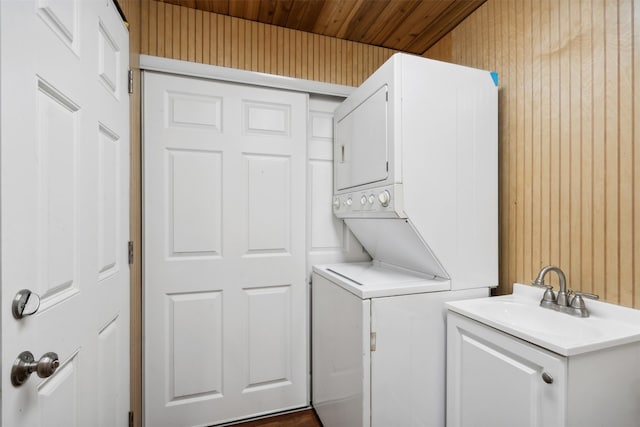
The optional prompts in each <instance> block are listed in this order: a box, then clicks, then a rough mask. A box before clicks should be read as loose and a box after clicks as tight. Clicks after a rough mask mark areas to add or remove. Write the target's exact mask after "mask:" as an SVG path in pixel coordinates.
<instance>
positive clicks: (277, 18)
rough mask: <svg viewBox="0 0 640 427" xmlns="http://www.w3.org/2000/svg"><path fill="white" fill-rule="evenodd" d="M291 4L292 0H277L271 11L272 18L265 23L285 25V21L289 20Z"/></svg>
mask: <svg viewBox="0 0 640 427" xmlns="http://www.w3.org/2000/svg"><path fill="white" fill-rule="evenodd" d="M292 5H293V0H277V1H276V10H275V11H274V12H273V17H272V20H271V22H266V24H273V25H277V26H279V27H286V26H287V21H288V20H289V13H291V7H292Z"/></svg>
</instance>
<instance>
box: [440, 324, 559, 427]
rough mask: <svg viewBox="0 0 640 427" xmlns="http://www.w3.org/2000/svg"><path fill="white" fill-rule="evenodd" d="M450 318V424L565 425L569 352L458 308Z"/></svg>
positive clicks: (448, 329) (448, 420) (448, 361)
mask: <svg viewBox="0 0 640 427" xmlns="http://www.w3.org/2000/svg"><path fill="white" fill-rule="evenodd" d="M447 321H448V325H447V425H448V426H493V427H498V426H505V427H508V426H520V427H525V426H541V427H542V426H544V427H550V426H562V425H565V420H566V413H565V408H566V389H567V382H566V377H567V373H566V372H567V371H566V369H567V364H566V359H565V358H564V357H562V356H559V355H556V354H554V353H551V352H549V351H546V350H544V349H542V348H539V347H537V346H534V345H532V344H529V343H527V342H525V341H522V340H520V339H518V338H515V337H512V336H510V335H508V334H504V333H502V332H500V331H497V330H495V329H493V328H491V327H489V326H486V325H483V324H481V323H478V322H476V321H474V320H470V319H468V318H466V317H464V316H460V315H458V314H455V313H452V312H449V314H448V316H447ZM545 379H546V381H545Z"/></svg>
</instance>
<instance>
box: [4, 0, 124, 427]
mask: <svg viewBox="0 0 640 427" xmlns="http://www.w3.org/2000/svg"><path fill="white" fill-rule="evenodd" d="M0 30H1V34H0V43H1V45H0V54H1V57H0V67H1V68H0V70H1V71H0V77H1V85H2V86H1V88H0V93H1V94H2V97H1V98H0V99H1V106H0V112H1V126H0V131H1V151H0V159H1V162H2V163H1V167H0V170H1V174H2V176H1V179H0V183H1V188H0V194H1V195H2V199H1V202H0V206H1V214H0V218H1V220H2V221H1V227H2V229H1V232H0V234H1V235H2V239H1V244H2V248H1V251H0V253H1V265H0V271H1V274H2V278H1V283H2V294H1V295H0V301H2V307H1V311H2V320H1V321H0V324H1V325H2V333H1V337H2V342H1V344H0V348H1V349H2V386H1V390H2V393H1V394H2V408H1V410H0V413H1V414H2V421H1V425H3V426H5V427H10V426H33V427H38V426H69V427H74V426H125V425H127V422H128V412H129V268H128V264H127V241H128V240H129V239H128V236H129V95H128V94H127V69H128V62H129V34H128V32H127V29H126V27H125V25H124V22H123V21H122V19H121V18H120V16H119V14H118V12H117V10H116V7H115V5H114V4H113V3H112V2H110V1H94V0H83V1H81V0H64V1H51V0H50V1H46V0H39V1H35V0H21V1H17V0H1V1H0ZM21 289H29V290H30V291H32V292H33V293H35V294H37V295H39V296H40V305H39V307H38V310H37V311H36V312H35V313H33V314H32V315H29V316H24V317H22V318H16V317H14V315H13V314H12V301H13V300H14V297H15V295H16V294H17V293H18V292H19V291H20V290H21ZM36 307H37V305H34V306H33V307H32V308H36ZM18 317H20V316H18ZM24 351H28V352H30V353H31V354H32V355H33V356H34V358H35V360H36V361H37V360H39V359H40V358H41V356H43V355H44V354H45V353H48V352H54V353H56V354H57V356H58V360H59V363H60V365H59V367H58V368H57V370H56V371H55V372H54V373H53V375H51V376H50V377H48V378H40V377H39V376H38V375H37V374H36V373H35V372H34V373H32V374H31V376H30V377H29V378H28V379H26V380H25V382H24V383H23V384H21V385H19V386H16V385H15V384H13V383H12V381H11V372H12V365H13V364H14V361H15V360H16V358H18V355H19V354H24V353H23V352H24ZM53 359H55V358H53V357H52V360H53Z"/></svg>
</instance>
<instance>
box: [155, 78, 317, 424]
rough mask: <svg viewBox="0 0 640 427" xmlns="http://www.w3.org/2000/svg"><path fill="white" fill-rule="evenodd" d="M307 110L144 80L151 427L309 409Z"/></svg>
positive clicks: (280, 96) (283, 95)
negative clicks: (305, 407) (306, 236)
mask: <svg viewBox="0 0 640 427" xmlns="http://www.w3.org/2000/svg"><path fill="white" fill-rule="evenodd" d="M307 102H308V100H307V95H306V94H300V93H294V92H287V91H282V90H274V89H265V88H256V87H252V86H244V85H239V84H230V83H221V82H215V81H209V80H201V79H195V78H186V77H177V76H172V75H164V74H158V73H150V72H145V74H144V224H145V230H144V233H145V244H144V253H145V255H144V264H145V267H144V283H145V284H144V286H145V291H144V292H145V294H144V299H145V303H144V307H145V341H144V345H145V347H144V353H145V408H146V409H145V416H146V424H147V425H152V426H187V425H189V426H190V425H211V424H216V423H221V422H224V421H229V420H234V419H240V418H245V417H249V416H254V415H259V414H264V413H269V412H275V411H280V410H285V409H291V408H296V407H302V406H305V405H307V404H308V402H309V398H308V384H307V376H308V371H309V370H308V355H307V338H306V337H307V331H308V320H307V319H308V309H307V295H306V281H305V259H306V258H305V257H306V256H305V200H306V199H305V188H306V187H305V162H306V119H307V115H306V114H307V113H306V112H307Z"/></svg>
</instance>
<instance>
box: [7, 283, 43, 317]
mask: <svg viewBox="0 0 640 427" xmlns="http://www.w3.org/2000/svg"><path fill="white" fill-rule="evenodd" d="M39 308H40V297H39V296H38V294H36V293H35V292H31V291H30V290H29V289H21V290H19V291H18V293H17V294H16V296H15V297H13V303H12V304H11V312H12V313H13V317H15V318H16V319H22V318H23V317H25V316H30V315H32V314H34V313H35V312H36V311H38V309H39Z"/></svg>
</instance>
